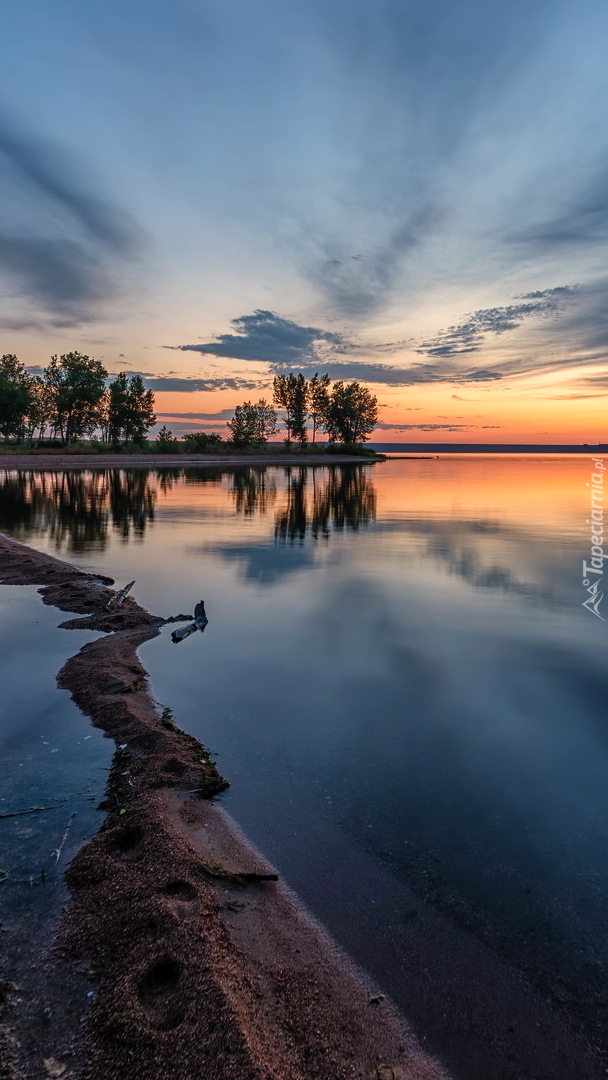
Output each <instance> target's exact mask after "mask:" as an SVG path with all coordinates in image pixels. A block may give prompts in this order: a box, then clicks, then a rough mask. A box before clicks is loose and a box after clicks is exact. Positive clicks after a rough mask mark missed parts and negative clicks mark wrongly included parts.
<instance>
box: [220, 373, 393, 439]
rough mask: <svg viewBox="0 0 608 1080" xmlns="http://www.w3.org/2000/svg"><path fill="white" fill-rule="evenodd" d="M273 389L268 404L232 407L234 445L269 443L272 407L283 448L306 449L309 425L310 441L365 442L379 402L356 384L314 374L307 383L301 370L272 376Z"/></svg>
mask: <svg viewBox="0 0 608 1080" xmlns="http://www.w3.org/2000/svg"><path fill="white" fill-rule="evenodd" d="M272 389H273V401H272V405H271V404H269V403H268V402H267V401H266V400H265V398H260V400H259V401H257V402H256V403H255V404H253V403H252V402H250V401H245V402H244V403H243V404H242V405H237V407H236V409H235V410H234V417H233V418H232V420H229V421H228V425H227V426H228V430H229V431H230V436H231V437H230V441H231V442H232V443H233V444H234V445H235V446H240V447H242V446H248V445H251V444H255V443H266V442H268V439H269V438H270V437H271V435H274V433H275V432H276V430H277V420H278V417H277V413H276V411H275V409H274V408H273V405H276V406H278V407H279V408H280V409H282V410H283V411H284V418H285V429H286V436H285V443H286V445H287V446H290V445H291V443H292V442H295V443H299V444H300V446H305V445H306V443H307V442H308V439H309V422H312V431H311V432H310V434H311V436H312V438H311V441H312V442H313V443H314V442H315V440H316V436H317V432H318V431H322V432H324V433H326V434H327V437H328V441H329V442H330V443H337V442H340V443H345V444H347V445H350V446H352V445H356V444H359V443H363V442H366V441H367V439H368V438H369V436H370V433H371V432H372V431H373V430H374V428H375V426H376V424H377V422H378V399H377V398H376V397H375V396H374V395H373V394H372V393H370V391H369V390H368V389H367V387H365V386H362V385H361V383H359V382H350V383H344V382H342V381H336V382H334V383H333V385H332V382H331V379H330V378H329V375H319V374H318V372H317V373H315V375H313V377H312V378H311V379H307V378H306V377H305V376H304V375H303V374H302V372H300V373H299V374H298V375H294V374H293V372H292V373H291V374H290V375H276V376H275V378H274V382H273V387H272Z"/></svg>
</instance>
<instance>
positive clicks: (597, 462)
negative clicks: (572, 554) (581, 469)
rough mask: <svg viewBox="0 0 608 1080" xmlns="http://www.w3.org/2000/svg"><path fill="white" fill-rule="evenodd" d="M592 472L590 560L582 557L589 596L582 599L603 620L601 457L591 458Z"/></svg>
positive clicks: (589, 521) (602, 487)
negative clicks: (601, 613)
mask: <svg viewBox="0 0 608 1080" xmlns="http://www.w3.org/2000/svg"><path fill="white" fill-rule="evenodd" d="M592 461H593V468H594V470H595V471H594V472H592V473H591V483H587V487H590V488H591V517H590V518H587V520H586V524H587V525H590V526H591V562H590V563H588V562H587V561H586V559H583V585H584V586H585V588H586V589H587V592H588V593H589V596H588V597H587V599H586V600H584V601H583V607H584V608H587V611H590V612H591V614H592V615H597V617H598V619H601V620H602V622H605V621H606V620H605V619H604V617H603V615H600V611H599V607H600V603H601V601H602V597H603V595H604V593H603V591H602V588H601V586H602V584H603V582H602V577H603V575H604V559H605V558H606V556H605V555H604V548H603V547H602V544H603V542H604V472H605V469H606V466H605V465H604V459H603V458H592Z"/></svg>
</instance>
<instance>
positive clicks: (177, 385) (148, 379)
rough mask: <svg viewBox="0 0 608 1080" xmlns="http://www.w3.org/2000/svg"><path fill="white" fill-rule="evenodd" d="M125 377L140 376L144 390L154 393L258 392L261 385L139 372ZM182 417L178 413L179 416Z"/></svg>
mask: <svg viewBox="0 0 608 1080" xmlns="http://www.w3.org/2000/svg"><path fill="white" fill-rule="evenodd" d="M127 375H142V378H143V380H144V383H145V386H146V389H147V390H154V391H155V393H179V394H194V393H198V392H199V391H201V390H204V391H208V392H209V391H210V392H213V391H214V390H258V389H259V388H260V385H261V384H262V380H260V379H256V380H252V379H239V378H221V377H220V378H218V379H187V378H180V377H179V376H177V375H176V376H172V375H150V374H143V373H142V372H139V371H128V372H127ZM183 415H184V414H183V413H180V416H183Z"/></svg>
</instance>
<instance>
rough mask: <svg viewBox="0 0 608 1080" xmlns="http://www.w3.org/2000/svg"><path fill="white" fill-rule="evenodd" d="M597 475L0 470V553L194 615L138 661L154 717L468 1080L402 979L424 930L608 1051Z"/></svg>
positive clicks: (486, 462) (493, 464)
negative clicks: (595, 566) (593, 556)
mask: <svg viewBox="0 0 608 1080" xmlns="http://www.w3.org/2000/svg"><path fill="white" fill-rule="evenodd" d="M591 472H592V464H591V460H590V459H589V458H587V457H584V456H580V455H579V456H577V457H566V456H550V455H539V456H536V457H534V456H525V455H521V456H515V455H514V456H508V455H501V456H485V457H484V456H475V455H466V456H458V455H453V456H447V455H446V456H443V457H441V458H439V459H437V460H424V459H415V460H407V459H400V458H393V459H390V460H389V461H387V462H385V463H377V464H373V465H363V466H361V465H350V466H333V467H331V466H317V467H310V466H308V467H306V466H303V467H299V466H297V465H294V466H293V467H290V468H284V467H273V466H268V467H260V468H257V467H249V468H240V469H236V470H235V469H225V468H221V467H218V468H204V469H203V468H184V469H174V468H169V469H162V468H159V469H157V470H97V469H96V470H90V471H71V472H64V473H52V472H44V473H43V472H27V471H24V472H20V473H17V472H14V471H10V470H5V471H4V472H0V531H2V532H5V533H7V534H8V535H10V536H13V537H14V538H16V539H18V540H21V541H23V542H25V543H28V544H31V545H32V546H33V547H35V548H38V549H39V550H43V551H48V552H50V553H52V554H57V555H59V556H60V557H63V558H65V559H67V560H68V561H70V562H73V563H75V564H76V565H77V566H79V567H81V568H83V569H86V570H95V571H99V572H101V573H104V574H108V575H110V576H112V577H114V578H115V579H116V581H117V583H118V584H119V585H123V584H125V583H126V582H127V581H130V580H131V579H132V578H135V579H136V585H135V587H134V590H133V595H134V596H135V597H136V599H137V600H138V601H139V603H141V604H143V605H144V606H145V607H147V608H148V609H149V610H151V611H152V612H154V613H155V614H159V615H167V616H169V615H173V614H176V613H180V612H184V613H186V612H189V611H192V609H193V607H194V603H195V602H196V601H197V600H199V599H200V598H204V600H205V603H206V609H207V614H208V617H209V625H208V627H207V629H206V631H205V633H204V634H202V635H201V634H200V633H197V634H195V635H193V636H192V637H190V638H188V639H186V640H185V641H184V642H182V643H181V644H179V645H174V644H172V643H171V641H170V638H169V633H170V630H171V629H172V628H171V627H169V628H168V629H167V630H166V631H165V632H163V634H162V635H161V636H160V637H159V638H157V639H155V640H153V641H150V642H148V643H146V644H145V645H144V646H143V647H142V649H141V650H140V655H141V658H142V662H143V663H144V664H145V666H146V667H147V669H148V671H149V672H150V674H151V678H152V683H153V688H154V692H155V694H156V696H157V697H158V699H159V700H160V701H162V703H163V704H164V705H169V706H170V707H171V708H172V710H173V712H174V714H175V718H176V721H177V722H178V723H179V724H180V726H182V727H183V728H185V729H186V730H188V731H190V732H192V733H193V734H195V735H196V736H197V737H198V738H200V739H201V741H202V742H204V743H205V744H206V745H207V746H208V747H210V748H211V750H212V751H213V752H214V753H215V755H216V756H217V761H218V766H219V768H220V771H221V772H222V773H223V774H224V775H225V776H226V778H227V779H228V780H229V781H230V783H231V787H230V789H229V791H228V792H226V794H225V795H223V796H222V797H221V801H222V803H223V805H224V806H225V807H226V808H227V809H228V810H229V811H230V812H231V813H232V814H233V816H234V817H235V818H236V819H237V820H238V822H239V823H240V825H241V826H242V827H243V829H244V831H245V832H246V833H247V834H248V835H249V836H250V837H251V839H252V840H253V841H254V843H256V844H257V846H258V847H260V848H261V849H262V850H263V852H264V853H265V854H266V855H267V856H268V857H269V858H270V860H271V861H273V862H274V863H275V864H276V865H277V867H278V869H279V871H280V873H281V874H282V875H283V876H284V877H285V878H286V879H287V881H288V882H289V883H290V884H292V885H293V886H294V888H295V889H296V890H297V891H298V893H299V894H300V895H301V896H302V898H303V899H304V901H305V902H306V904H307V905H308V906H309V908H310V909H311V910H312V911H313V912H314V913H315V914H316V915H317V916H318V917H319V918H320V919H321V920H322V921H323V922H324V924H325V925H326V926H327V927H328V928H329V929H330V931H331V932H332V934H333V935H334V936H335V937H336V938H337V939H338V940H339V941H340V942H341V943H342V944H343V945H344V946H345V947H346V948H347V949H348V950H349V952H350V953H351V954H352V955H353V956H354V957H355V958H356V959H357V960H358V961H359V962H360V963H361V964H362V965H363V966H364V967H365V968H366V969H367V970H368V971H370V972H371V973H372V975H373V976H374V977H375V978H376V979H377V980H378V981H379V982H380V984H381V986H382V987H383V988H385V989H386V990H387V991H388V992H390V993H391V994H392V995H393V997H394V998H395V999H396V1000H397V1001H398V1002H400V1003H402V1004H403V1005H404V1006H405V1007H406V1009H407V1010H408V1012H409V1014H410V1015H412V1016H413V1019H414V1022H415V1023H416V1024H417V1026H418V1030H419V1031H422V1030H423V1029H424V1030H426V1031H427V1032H428V1036H429V1040H430V1043H431V1044H432V1045H440V1047H441V1048H442V1049H443V1051H444V1053H445V1055H446V1057H447V1058H448V1059H449V1058H450V1055H452V1058H451V1059H452V1060H453V1061H454V1060H456V1059H457V1052H456V1050H455V1049H453V1046H455V1045H456V1043H457V1042H458V1039H459V1038H461V1037H462V1032H460V1034H459V1031H458V1021H457V1019H454V1018H450V1019H449V1020H448V1021H445V1022H443V1026H442V1022H440V1020H439V1019H438V1020H437V1022H436V1023H435V1024H433V1023H429V1022H428V1007H429V1006H428V1000H430V999H429V995H430V993H431V988H430V986H429V985H427V982H425V977H424V972H423V971H422V970H420V972H419V973H418V975H417V977H416V979H414V981H413V982H412V978H411V970H412V957H414V956H416V955H417V954H416V949H417V948H418V945H417V942H418V941H419V940H420V935H422V937H424V934H431V935H432V933H435V931H434V930H432V928H431V929H429V927H430V926H431V924H430V923H428V922H425V919H426V913H429V912H430V915H429V918H431V917H435V916H437V918H438V919H439V920H440V923H441V927H443V929H442V930H441V932H442V933H443V932H444V931H445V926H446V925H447V926H451V927H454V928H455V929H456V930H457V932H458V934H460V935H464V938H466V939H467V940H468V939H469V938H470V939H471V940H473V941H475V942H478V943H480V944H481V946H482V947H483V949H486V950H487V951H488V955H491V957H493V958H495V960H496V963H497V964H499V965H500V964H504V965H505V971H507V970H508V971H515V972H518V971H519V972H522V973H523V975H524V976H525V978H526V980H527V981H528V982H529V984H530V986H532V987H535V988H536V989H537V990H538V992H539V993H540V994H541V995H542V996H543V998H544V999H546V1000H548V1001H550V1002H551V1003H552V1007H554V1008H556V1009H558V1010H559V1009H564V1010H566V1011H567V1012H568V1015H569V1016H570V1017H573V1018H574V1021H575V1022H576V1023H582V1024H584V1025H586V1027H587V1031H588V1032H589V1033H591V1034H592V1035H593V1037H594V1038H595V1039H596V1040H597V1039H601V1038H602V1034H601V1033H602V1030H603V1024H604V1021H605V1009H606V1005H607V1003H608V997H607V995H606V988H605V984H606V964H607V963H608V906H607V903H606V897H607V895H608V889H607V886H608V844H607V840H608V706H607V700H608V694H607V691H608V675H607V671H606V646H607V643H608V638H607V634H608V629H607V626H606V623H604V622H603V621H602V619H601V618H598V617H597V616H596V615H594V613H593V612H592V611H590V610H588V609H585V608H583V606H582V604H583V601H584V600H586V599H587V596H588V594H587V593H586V591H585V587H584V586H583V584H582V578H583V574H582V563H583V559H585V558H589V557H590V551H589V549H590V539H589V526H588V525H587V524H586V522H587V519H588V518H589V516H590V514H589V490H590V489H589V487H587V486H586V485H587V484H588V483H589V482H590V474H591ZM598 610H599V612H600V614H601V607H600V608H599V609H598ZM607 610H608V605H607ZM57 621H59V620H57ZM433 926H435V924H433ZM437 926H439V923H437ZM421 927H422V929H420V928H421ZM436 932H437V933H439V930H437V931H436ZM416 935H418V937H417V936H416ZM464 938H462V940H464ZM459 940H460V938H459ZM448 963H449V959H448V958H446V964H448ZM420 967H421V969H422V967H423V965H420ZM455 993H456V991H455ZM425 995H426V997H425ZM425 1002H426V1004H425ZM479 1007H480V1008H481V1007H482V1004H480V1006H479ZM454 1011H455V1012H456V1011H457V1010H454ZM425 1017H427V1019H425ZM425 1025H426V1027H425ZM454 1025H456V1026H455V1027H454ZM448 1029H449V1030H448ZM442 1039H443V1040H444V1043H443V1044H441V1040H442ZM450 1040H451V1041H450ZM446 1047H447V1049H446ZM463 1075H464V1074H463ZM498 1075H499V1073H498V1072H496V1076H498ZM500 1075H501V1076H502V1075H503V1073H500ZM504 1075H507V1073H505V1074H504ZM513 1075H516V1073H514V1074H513ZM526 1080H528V1078H526Z"/></svg>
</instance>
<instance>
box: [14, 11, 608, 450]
mask: <svg viewBox="0 0 608 1080" xmlns="http://www.w3.org/2000/svg"><path fill="white" fill-rule="evenodd" d="M607 37H608V7H607V6H606V4H605V3H603V2H600V0H577V3H576V4H575V3H574V2H573V0H535V3H534V4H532V5H530V4H529V3H527V2H526V3H524V2H523V0H495V2H494V3H492V4H488V3H487V0H483V2H482V0H460V3H459V4H454V3H453V0H434V2H433V3H432V4H431V3H428V2H423V0H377V2H376V3H374V4H370V3H369V0H365V2H363V0H349V2H348V3H346V2H345V0H291V2H289V3H285V2H284V0H282V2H279V0H247V2H244V0H221V2H220V0H208V2H203V0H171V2H166V0H145V2H144V0H120V2H118V0H104V2H103V3H102V2H100V0H88V2H87V3H86V4H82V3H76V2H75V0H54V3H53V4H49V3H48V2H47V0H45V2H42V0H21V2H20V4H19V5H16V4H13V5H11V6H10V10H7V11H6V12H5V14H4V24H3V33H2V37H1V40H0V84H1V93H0V353H4V352H12V353H16V354H17V355H18V356H19V358H20V359H21V360H22V361H23V362H24V363H25V364H26V365H27V366H28V367H32V368H33V369H34V370H35V369H36V367H39V366H40V365H42V366H44V365H45V364H46V363H48V360H49V358H50V356H51V355H52V354H54V353H59V354H61V353H62V352H67V351H70V350H73V349H78V350H80V351H81V352H84V353H87V354H88V355H91V356H95V357H97V358H99V359H100V360H102V361H103V363H104V364H105V366H106V367H107V369H108V370H109V371H111V372H116V371H119V370H127V371H132V372H135V371H137V372H141V373H142V374H143V375H144V376H145V379H146V384H147V385H148V386H149V387H150V388H152V389H153V390H154V391H155V394H156V402H157V414H158V416H159V420H160V421H161V422H165V423H166V424H167V426H169V427H170V428H171V429H172V430H173V431H174V432H175V433H176V434H180V433H183V432H184V431H187V430H195V429H200V428H204V429H206V430H209V431H212V430H216V431H220V432H223V431H224V429H225V423H226V420H227V419H228V418H229V417H230V416H231V415H232V410H233V409H234V407H235V405H237V404H239V403H240V402H242V401H244V400H254V401H255V400H257V399H258V398H259V397H266V398H267V399H268V398H269V397H271V395H272V378H273V376H274V375H275V374H277V373H284V372H289V371H296V372H297V371H303V372H304V373H306V374H313V373H314V372H315V371H319V372H326V371H327V372H329V374H330V376H331V377H332V378H333V379H344V380H351V379H358V380H360V381H362V382H365V383H366V385H368V386H369V387H370V389H371V390H372V391H373V393H374V394H376V395H377V397H378V401H379V403H380V406H381V407H380V418H381V419H380V423H379V426H378V428H377V429H376V431H375V433H374V436H373V438H374V439H375V440H376V441H382V442H407V441H414V442H421V441H433V442H437V441H445V442H458V441H462V442H467V443H476V442H480V443H483V442H493V443H495V442H537V443H555V442H559V443H562V442H566V443H568V442H573V443H580V442H587V443H590V444H592V443H594V442H599V441H602V442H604V441H608V425H607V424H606V422H605V415H606V401H607V399H608V261H607V254H608V127H607V125H606V122H605V117H606V111H607V107H608V65H607V64H606V62H605V43H606V40H607Z"/></svg>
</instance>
